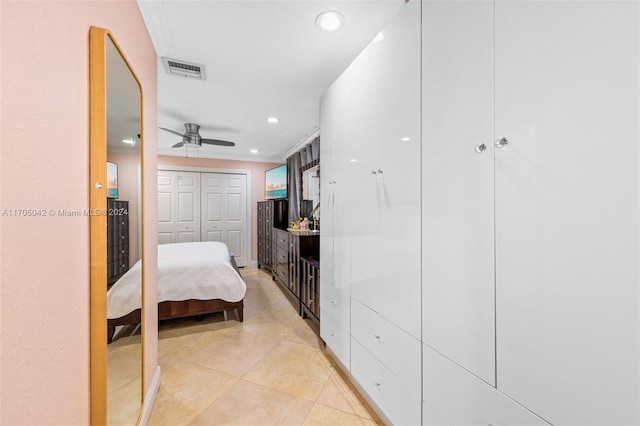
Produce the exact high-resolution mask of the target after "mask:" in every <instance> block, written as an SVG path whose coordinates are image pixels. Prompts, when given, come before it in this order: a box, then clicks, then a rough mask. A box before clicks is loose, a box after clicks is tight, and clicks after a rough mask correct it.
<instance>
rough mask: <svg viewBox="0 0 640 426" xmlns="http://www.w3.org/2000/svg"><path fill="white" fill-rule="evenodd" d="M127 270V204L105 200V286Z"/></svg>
mask: <svg viewBox="0 0 640 426" xmlns="http://www.w3.org/2000/svg"><path fill="white" fill-rule="evenodd" d="M128 270H129V202H128V201H121V200H113V199H108V200H107V286H111V285H112V284H113V283H115V282H116V281H117V280H118V278H120V277H121V276H122V275H123V274H124V273H125V272H127V271H128Z"/></svg>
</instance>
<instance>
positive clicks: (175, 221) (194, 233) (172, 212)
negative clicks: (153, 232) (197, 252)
mask: <svg viewBox="0 0 640 426" xmlns="http://www.w3.org/2000/svg"><path fill="white" fill-rule="evenodd" d="M193 241H200V173H194V172H175V171H164V170H158V243H159V244H167V243H186V242H193Z"/></svg>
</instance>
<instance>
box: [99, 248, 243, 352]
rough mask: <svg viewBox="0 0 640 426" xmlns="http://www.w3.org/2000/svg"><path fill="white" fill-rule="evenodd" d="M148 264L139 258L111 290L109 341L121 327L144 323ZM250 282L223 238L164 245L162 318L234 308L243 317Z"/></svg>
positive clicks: (160, 267)
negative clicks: (144, 281)
mask: <svg viewBox="0 0 640 426" xmlns="http://www.w3.org/2000/svg"><path fill="white" fill-rule="evenodd" d="M141 276H142V265H141V262H140V261H138V262H136V263H135V265H134V266H133V267H132V268H131V269H129V271H127V273H125V274H124V275H123V276H122V277H121V278H120V279H119V280H118V281H117V282H116V283H115V284H114V285H113V286H112V287H111V288H110V289H109V291H108V292H107V341H108V343H111V341H112V340H113V335H114V333H115V330H116V327H117V326H121V325H128V324H139V323H140V312H141V310H140V306H141V294H140V293H141V292H140V283H141ZM245 293H246V285H245V283H244V281H243V280H242V277H241V276H240V272H239V271H238V267H237V265H236V263H235V260H234V258H233V255H232V254H231V253H230V251H229V249H228V247H227V246H226V245H225V244H224V243H220V242H197V243H176V244H162V245H159V246H158V320H159V321H161V320H166V319H172V318H181V317H190V316H201V315H205V314H210V313H214V312H222V311H233V310H235V311H236V312H237V314H238V320H239V321H240V322H242V321H243V307H244V295H245Z"/></svg>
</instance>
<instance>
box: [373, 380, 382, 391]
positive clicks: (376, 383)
mask: <svg viewBox="0 0 640 426" xmlns="http://www.w3.org/2000/svg"><path fill="white" fill-rule="evenodd" d="M373 386H375V387H376V388H378V390H379V389H380V386H382V383H380V382H373Z"/></svg>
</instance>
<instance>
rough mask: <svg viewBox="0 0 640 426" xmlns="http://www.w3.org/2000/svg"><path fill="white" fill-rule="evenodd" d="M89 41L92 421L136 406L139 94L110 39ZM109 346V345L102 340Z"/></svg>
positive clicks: (123, 414)
mask: <svg viewBox="0 0 640 426" xmlns="http://www.w3.org/2000/svg"><path fill="white" fill-rule="evenodd" d="M89 39H90V52H89V62H90V110H91V111H90V177H91V180H90V185H91V186H90V191H91V192H90V207H91V211H92V214H91V217H90V226H91V231H90V238H91V243H90V245H91V424H110V425H135V424H137V423H138V421H139V416H140V412H141V407H142V386H143V381H142V371H143V368H142V367H143V366H142V354H143V348H142V324H141V321H142V317H143V315H142V297H143V295H142V282H143V277H142V241H143V238H142V235H143V233H142V189H141V188H142V178H141V176H142V156H141V154H142V139H143V138H142V131H141V129H142V91H141V87H140V84H139V81H138V79H137V78H136V76H135V74H134V73H133V71H132V69H131V66H130V65H129V63H128V61H127V60H126V57H125V56H124V54H123V53H122V51H121V50H120V48H119V46H118V44H117V42H116V41H115V40H114V38H113V36H112V35H111V34H110V33H109V32H108V31H107V30H105V29H102V28H96V27H92V28H91V30H90V34H89ZM107 342H109V343H107Z"/></svg>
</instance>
